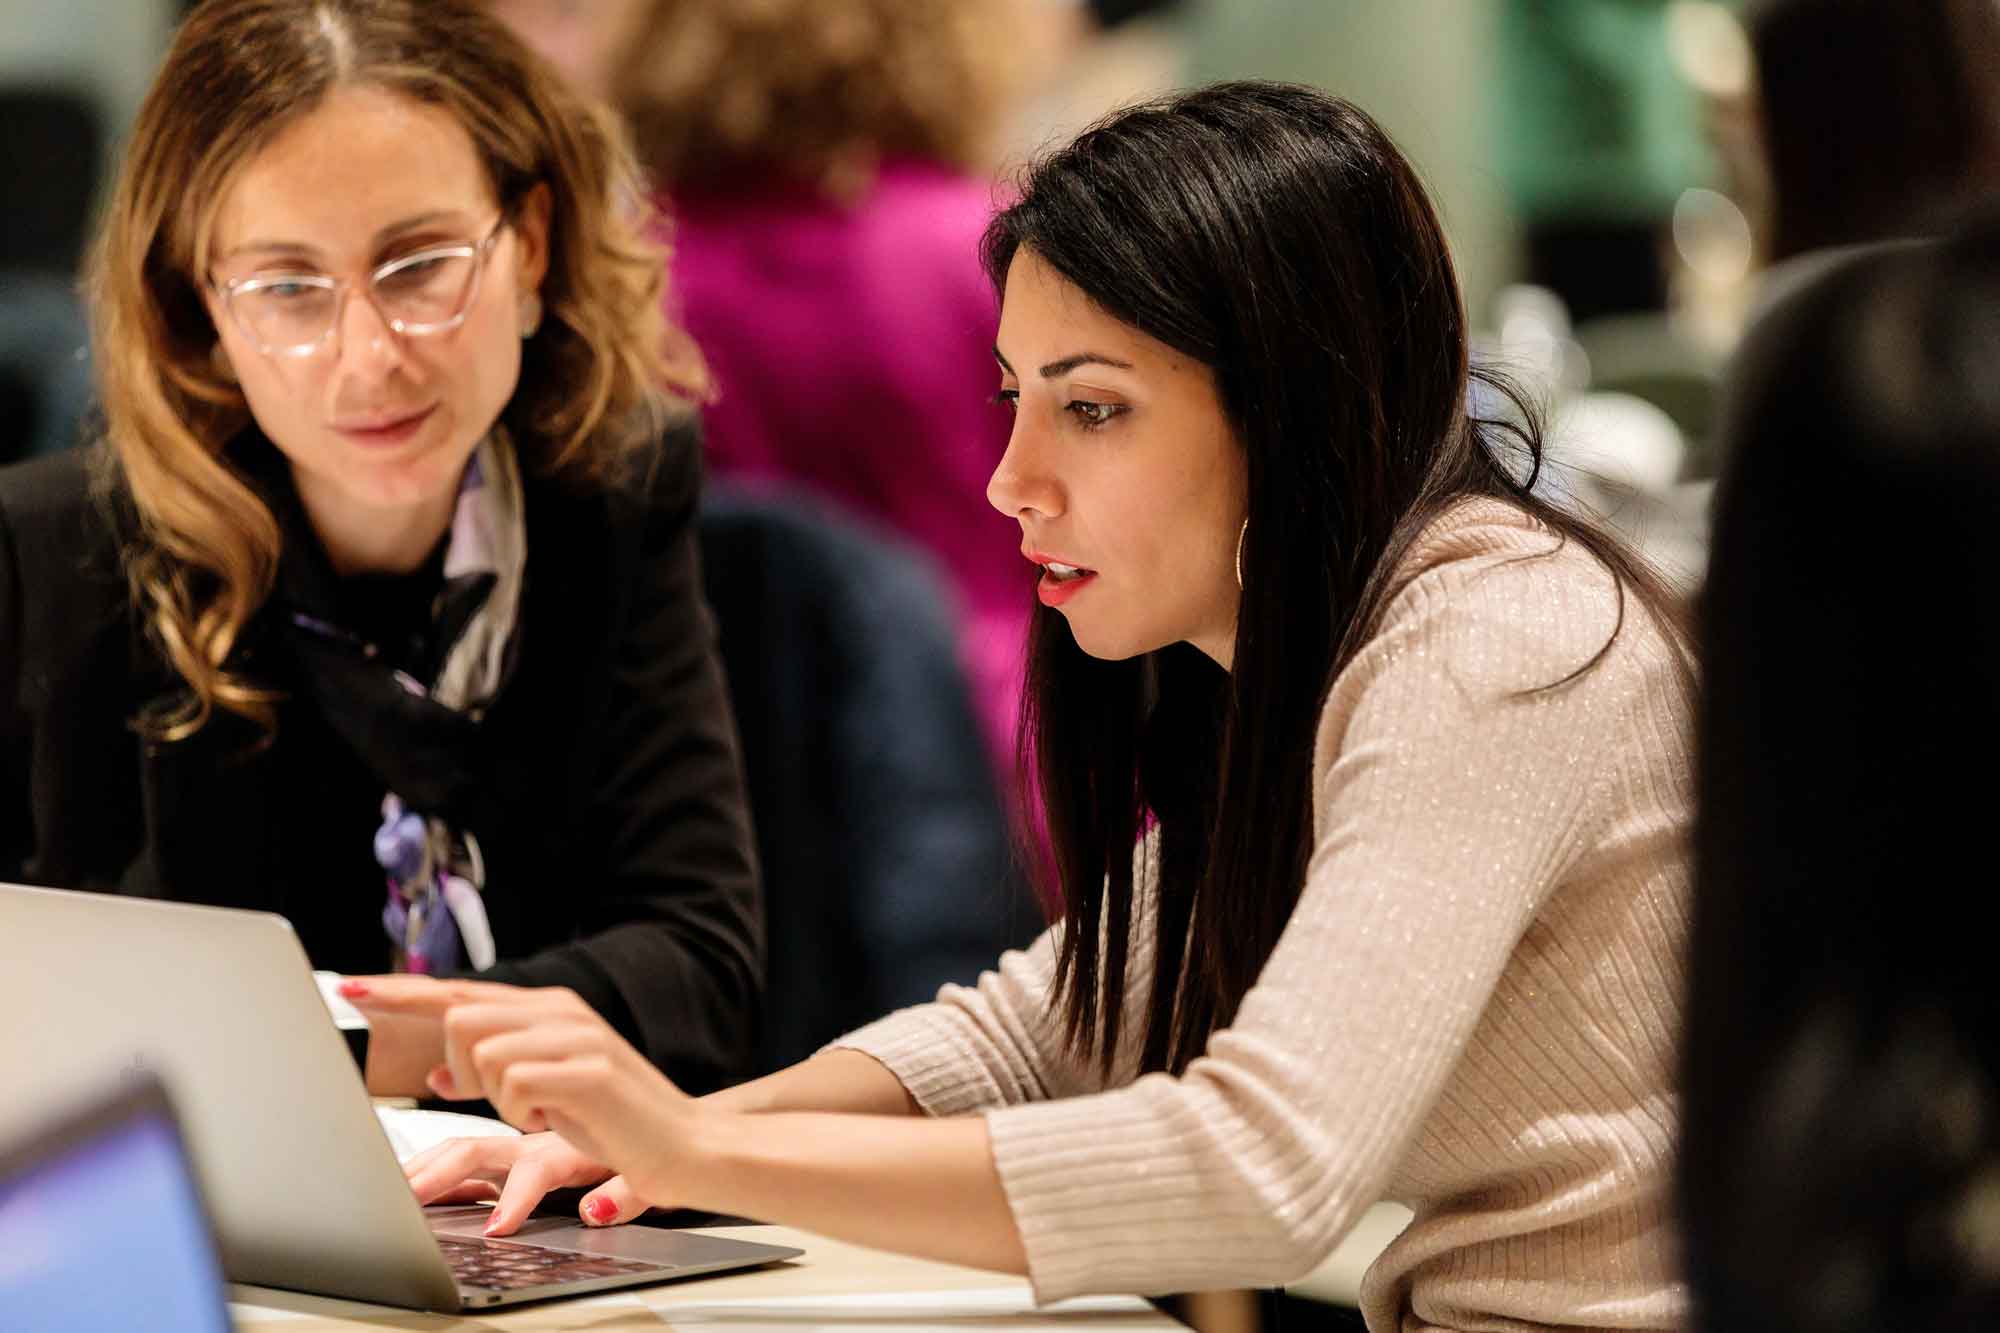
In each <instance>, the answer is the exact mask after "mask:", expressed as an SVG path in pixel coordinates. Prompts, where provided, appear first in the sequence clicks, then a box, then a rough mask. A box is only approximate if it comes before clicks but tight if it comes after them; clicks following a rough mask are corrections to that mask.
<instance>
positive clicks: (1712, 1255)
mask: <svg viewBox="0 0 2000 1333" xmlns="http://www.w3.org/2000/svg"><path fill="white" fill-rule="evenodd" d="M1996 367H2000V228H1994V227H1992V226H1987V227H1984V228H1981V229H1979V230H1976V231H1972V232H1968V233H1965V234H1962V235H1960V236H1959V237H1957V238H1956V239H1953V240H1951V241H1949V242H1946V243H1941V244H1920V245H1901V246H1892V247H1884V248H1879V249H1877V250H1874V251H1872V252H1869V253H1867V254H1865V255H1864V256H1862V257H1861V258H1858V259H1856V260H1853V261H1850V262H1848V263H1846V264H1844V265H1843V266H1841V267H1839V268H1837V269H1835V270H1834V271H1832V272H1831V273H1830V274H1828V275H1826V276H1824V277H1822V278H1821V279H1820V280H1819V281H1818V282H1816V283H1815V284H1813V285H1811V286H1810V287H1808V288H1806V289H1804V290H1803V291H1801V292H1799V293H1797V294H1795V295H1794V296H1793V297H1792V298H1791V299H1790V300H1789V301H1788V302H1787V303H1786V304H1784V305H1781V306H1780V307H1779V308H1778V309H1777V310H1776V311H1775V312H1774V313H1773V314H1772V316H1771V317H1770V318H1768V319H1767V320H1766V321H1765V322H1764V323H1763V324H1762V325H1760V327H1759V329H1758V332H1757V335H1756V337H1755V338H1754V339H1753V340H1752V342H1751V344H1750V346H1749V347H1748V348H1747V349H1746V352H1745V354H1744V359H1743V362H1742V367H1741V371H1740V374H1739V383H1738V386H1737V390H1736V393H1735V396H1734V401H1733V404H1732V407H1731V410H1730V413H1729V417H1728V420H1727V429H1728V430H1729V432H1730V433H1731V435H1732V436H1733V446H1732V447H1733V450H1734V460H1733V463H1732V470H1731V472H1730V473H1729V474H1728V475H1727V476H1726V477H1725V479H1724V481H1723V483H1722V487H1721V491H1720V494H1719V499H1718V509H1717V515H1716V522H1715V532H1714V540H1713V546H1712V552H1711V561H1710V573H1709V581H1708V586H1707V589H1706V592H1705V594H1704V600H1703V606H1702V611H1701V635H1702V649H1703V664H1704V677H1705V679H1704V686H1705V689H1704V694H1705V697H1704V700H1703V704H1702V711H1701V720H1700V742H1701V758H1700V770H1699V774H1700V775H1699V782H1700V815H1699V819H1698V825H1697V830H1698V831H1697V841H1698V845H1697V856H1696V886H1697V896H1696V913H1695V929H1694V943H1693V955H1692V978H1691V985H1690V997H1689V1004H1690V1009H1689V1021H1688V1028H1687V1034H1686V1047H1685V1052H1684V1057H1683V1073H1684V1086H1685V1098H1686V1100H1685V1120H1684V1145H1683V1151H1682V1160H1681V1166H1680V1185H1681V1194H1682V1205H1683V1209H1684V1215H1685V1220H1686V1229H1687V1244H1688V1250H1687V1257H1688V1269H1689V1274H1690V1278H1691V1280H1692V1282H1693V1284H1694V1289H1695V1297H1696V1302H1697V1306H1698V1308H1699V1309H1700V1310H1701V1312H1702V1313H1701V1319H1700V1324H1699V1326H1700V1327H1702V1328H1704V1329H1713V1330H1724V1329H1749V1328H1755V1329H1759V1330H1801V1331H1803V1330H1813V1331H1815V1333H1817V1331H1820V1330H1826V1331H1828V1333H1831V1331H1832V1330H1847V1329H1854V1330H1860V1329H1877V1328H1896V1329H1907V1330H1926V1329H1946V1328H1953V1329H1956V1328H1973V1327H1992V1326H1994V1325H1995V1321H1996V1320H2000V1024H1996V1022H1995V1020H1996V1019H1997V1018H2000V986H1996V985H1995V983H1994V976H1993V959H1992V953H1993V942H1994V939H1995V931H1996V927H2000V893H1996V892H1995V891H1996V889H2000V883H1996V876H1995V873H1994V870H1993V862H1992V857H1991V854H1990V846H1989V842H1988V831H1989V829H1990V825H1989V823H1988V820H1990V819H1991V817H1992V816H1991V812H1990V806H1991V804H1992V793H1993V792H1994V790H1995V784H1994V783H1993V781H1992V780H1991V778H1990V772H1991V757H1992V756H1993V755H1994V754H1995V753H1996V752H2000V597H1996V596H1995V595H1994V594H1993V591H1992V587H1991V583H1992V577H1993V574H1994V569H1995V559H1994V539H1995V534H1996V533H2000V374H1996Z"/></svg>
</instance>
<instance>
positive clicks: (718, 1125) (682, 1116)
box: [646, 1098, 747, 1212]
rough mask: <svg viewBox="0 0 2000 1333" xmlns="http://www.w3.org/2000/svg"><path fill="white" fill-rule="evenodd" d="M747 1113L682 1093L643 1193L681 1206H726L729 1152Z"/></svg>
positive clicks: (716, 1208) (712, 1208)
mask: <svg viewBox="0 0 2000 1333" xmlns="http://www.w3.org/2000/svg"><path fill="white" fill-rule="evenodd" d="M746 1119H747V1116H746V1115H745V1114H744V1113H743V1112H740V1111H735V1110H730V1109H728V1108H726V1107H719V1106H715V1105H712V1104H710V1103H709V1102H707V1101H706V1100H705V1099H701V1098H687V1099H682V1100H681V1102H680V1104H679V1105H678V1106H676V1107H675V1108H674V1112H673V1115H672V1117H671V1120H670V1123H669V1125H668V1127H667V1128H668V1132H667V1135H666V1142H665V1149H666V1150H665V1151H664V1152H663V1153H661V1154H660V1160H659V1165H658V1167H657V1169H656V1171H655V1172H649V1173H648V1174H649V1176H651V1177H653V1178H651V1179H648V1180H647V1181H646V1195H647V1197H648V1198H652V1199H665V1198H671V1199H673V1200H674V1201H675V1202H676V1203H678V1204H680V1205H682V1206H683V1207H689V1208H701V1209H706V1210H708V1211H711V1212H728V1211H730V1204H729V1202H728V1200H727V1199H726V1198H725V1197H724V1196H725V1195H726V1194H727V1192H728V1191H727V1176H728V1165H727V1162H728V1158H729V1155H730V1153H731V1152H732V1151H733V1147H734V1145H735V1144H736V1143H738V1142H739V1141H740V1139H741V1136H742V1129H741V1126H742V1123H743V1122H744V1121H745V1120H746Z"/></svg>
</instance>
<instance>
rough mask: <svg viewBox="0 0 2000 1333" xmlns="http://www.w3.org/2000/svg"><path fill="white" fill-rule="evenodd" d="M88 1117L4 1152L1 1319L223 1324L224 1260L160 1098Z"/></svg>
mask: <svg viewBox="0 0 2000 1333" xmlns="http://www.w3.org/2000/svg"><path fill="white" fill-rule="evenodd" d="M93 1120H94V1123H92V1124H91V1125H90V1126H89V1130H88V1132H87V1133H84V1134H81V1135H62V1136H59V1137H58V1138H57V1139H56V1141H54V1142H52V1143H50V1144H48V1145H47V1151H45V1152H38V1151H35V1150H34V1147H35V1146H34V1145H30V1149H29V1151H27V1152H24V1153H15V1154H11V1155H7V1156H5V1157H0V1168H4V1170H5V1172H6V1174H5V1175H4V1177H0V1327H6V1328H10V1329H11V1328H21V1329H29V1328H50V1329H55V1328H60V1329H82V1330H94V1329H107V1330H108V1329H133V1328H146V1329H155V1330H160V1333H183V1330H197V1329H198V1330H202V1333H211V1331H212V1330H223V1331H224V1333H226V1331H227V1330H228V1328H229V1313H228V1307H227V1305H226V1304H225V1302H224V1298H223V1285H222V1283H223V1279H222V1267H221V1264H220V1263H219V1262H218V1261H217V1259H216V1254H215V1248H214V1243H213V1240H212V1238H211V1235H210V1232H209V1228H208V1219H207V1215H206V1213H205V1212H204V1211H203V1209H202V1203H201V1197H200V1195H199V1194H198V1193H197V1192H196V1189H195V1185H194V1180H193V1177H192V1175H191V1173H190V1171H189V1169H188V1162H187V1158H186V1156H185V1153H184V1151H183V1148H182V1145H181V1139H180V1134H179V1131H178V1129H177V1127H176V1126H175V1124H174V1122H173V1120H172V1118H171V1116H170V1114H169V1113H168V1112H167V1111H166V1110H165V1106H164V1104H163V1103H159V1104H155V1105H151V1106H148V1105H145V1104H144V1103H143V1102H142V1103H141V1104H139V1105H137V1106H135V1107H134V1108H133V1113H132V1114H130V1115H127V1116H123V1117H112V1118H98V1117H94V1118H93ZM65 1139H66V1140H67V1141H63V1140H65Z"/></svg>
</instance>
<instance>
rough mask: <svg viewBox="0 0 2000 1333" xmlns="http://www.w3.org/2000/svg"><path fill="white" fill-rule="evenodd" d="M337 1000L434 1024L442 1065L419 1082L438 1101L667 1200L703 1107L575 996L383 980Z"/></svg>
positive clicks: (370, 980) (347, 990)
mask: <svg viewBox="0 0 2000 1333" xmlns="http://www.w3.org/2000/svg"><path fill="white" fill-rule="evenodd" d="M341 995H342V996H343V997H345V998H346V999H347V1000H348V1002H349V1003H351V1004H353V1005H354V1007H355V1008H357V1009H359V1010H361V1012H363V1013H364V1014H366V1015H368V1018H369V1021H370V1022H371V1023H372V1022H374V1021H376V1019H377V1017H378V1016H380V1017H383V1018H388V1019H392V1020H394V1019H423V1020H428V1021H431V1022H436V1023H438V1024H439V1025H440V1026H441V1030H442V1033H443V1047H444V1060H443V1062H442V1063H441V1064H440V1065H438V1066H437V1067H436V1068H434V1069H432V1070H431V1071H430V1074H429V1077H428V1078H427V1079H426V1083H427V1085H428V1086H429V1087H430V1089H431V1091H433V1092H435V1093H436V1094H437V1095H438V1096H440V1097H446V1098H450V1099H453V1100H470V1099H474V1098H478V1097H484V1098H486V1099H487V1100H488V1101H490V1102H492V1103H493V1107H494V1109H495V1110H497V1111H498V1112H499V1113H500V1114H501V1116H502V1117H504V1118H505V1119H506V1120H507V1121H508V1123H510V1124H512V1125H515V1126H516V1127H518V1128H520V1129H523V1130H526V1131H528V1132H530V1133H533V1132H535V1131H537V1130H542V1129H552V1130H554V1131H556V1132H557V1133H558V1134H560V1135H562V1136H563V1138H565V1139H566V1140H568V1141H569V1142H570V1143H571V1144H573V1145H575V1146H576V1148H577V1149H578V1150H579V1151H581V1152H583V1153H584V1154H586V1155H587V1156H589V1157H591V1158H593V1159H595V1160H596V1161H599V1162H602V1163H604V1164H605V1165H607V1166H609V1167H611V1168H612V1169H613V1170H615V1171H618V1172H620V1173H621V1174H623V1175H625V1176H626V1177H628V1178H629V1180H630V1183H631V1184H632V1186H633V1187H634V1188H635V1189H636V1190H637V1191H638V1193H639V1194H641V1195H643V1196H644V1197H645V1198H647V1199H649V1200H651V1201H653V1202H655V1203H659V1202H662V1201H665V1200H668V1199H671V1198H672V1197H674V1194H675V1191H674V1189H673V1178H674V1176H675V1175H676V1174H677V1173H676V1171H675V1162H676V1161H677V1160H678V1158H679V1156H680V1154H681V1152H682V1151H683V1150H684V1147H685V1145H686V1143H687V1141H688V1138H689V1132H690V1130H691V1128H692V1125H693V1122H694V1121H695V1119H696V1117H697V1116H698V1115H699V1114H700V1112H699V1108H698V1106H697V1104H696V1102H695V1101H694V1099H693V1098H691V1097H689V1096H688V1095H687V1094H686V1093H684V1092H682V1091H681V1090H680V1089H679V1088H677V1087H675V1086H674V1085H673V1083H672V1082H671V1081H670V1080H669V1079H668V1078H667V1076H666V1075H665V1074H662V1073H661V1072H660V1071H659V1070H658V1069H656V1068H654V1066H653V1065H652V1064H651V1063H650V1062H649V1061H648V1060H647V1059H646V1057H645V1056H643V1055H641V1054H639V1052H638V1051H636V1050H634V1049H633V1048H632V1045H631V1043H629V1042H627V1041H626V1040H625V1039H624V1038H623V1037H621V1036H619V1035H618V1033H617V1032H615V1031H613V1030H612V1027H611V1025H610V1024H609V1023H607V1022H605V1021H604V1019H603V1018H602V1017H601V1016H600V1015H599V1014H598V1013H597V1011H596V1010H594V1009H592V1008H591V1007H590V1006H589V1005H588V1004H586V1003H584V1001H583V999H582V998H581V997H580V996H578V995H577V994H576V992H574V991H572V990H569V989H567V988H563V987H550V988H547V989H528V988H524V987H519V986H507V985H501V984H499V983H496V982H489V981H438V980H434V979H431V978H426V977H404V976H390V977H367V978H353V979H350V980H349V981H348V982H347V983H345V984H343V985H342V987H341Z"/></svg>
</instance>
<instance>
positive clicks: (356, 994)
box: [340, 981, 368, 1000]
mask: <svg viewBox="0 0 2000 1333" xmlns="http://www.w3.org/2000/svg"><path fill="white" fill-rule="evenodd" d="M340 993H341V995H342V996H343V997H345V998H346V999H350V1000H359V999H363V998H365V997H366V996H367V994H368V983H367V982H365V981H343V982H341V983H340Z"/></svg>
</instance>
